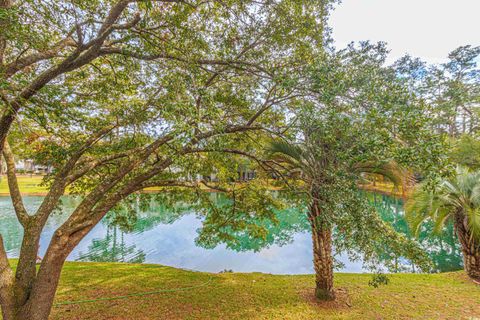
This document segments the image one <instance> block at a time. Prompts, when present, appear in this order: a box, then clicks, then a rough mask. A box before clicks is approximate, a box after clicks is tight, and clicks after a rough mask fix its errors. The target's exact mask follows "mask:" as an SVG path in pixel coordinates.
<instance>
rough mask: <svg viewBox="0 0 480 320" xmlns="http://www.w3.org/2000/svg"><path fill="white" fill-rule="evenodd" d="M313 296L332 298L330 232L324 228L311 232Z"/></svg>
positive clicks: (333, 293)
mask: <svg viewBox="0 0 480 320" xmlns="http://www.w3.org/2000/svg"><path fill="white" fill-rule="evenodd" d="M312 239H313V266H314V268H315V296H316V297H317V298H318V299H319V300H334V299H335V292H334V290H333V257H332V232H331V230H328V229H324V230H318V231H315V232H312Z"/></svg>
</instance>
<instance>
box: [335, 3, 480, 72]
mask: <svg viewBox="0 0 480 320" xmlns="http://www.w3.org/2000/svg"><path fill="white" fill-rule="evenodd" d="M330 26H331V28H332V29H333V38H334V40H335V46H336V47H337V48H343V47H345V46H346V45H347V44H348V43H350V42H352V41H361V40H371V41H375V42H376V41H385V42H387V44H388V48H389V49H390V50H391V52H390V58H389V59H388V62H393V61H395V60H396V59H397V58H399V57H401V56H403V55H405V54H406V53H409V54H410V55H412V56H415V57H420V58H422V59H423V60H425V61H427V62H429V63H441V62H444V61H445V60H446V59H447V56H448V53H449V52H451V51H452V50H454V49H455V48H457V47H459V46H461V45H467V44H471V45H474V46H480V0H343V1H342V3H340V4H339V5H336V6H335V10H334V11H333V12H332V14H331V17H330Z"/></svg>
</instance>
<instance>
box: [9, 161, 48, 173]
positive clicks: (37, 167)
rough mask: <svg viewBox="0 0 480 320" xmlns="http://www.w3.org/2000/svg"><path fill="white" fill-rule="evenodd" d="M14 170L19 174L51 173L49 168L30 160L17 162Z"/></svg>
mask: <svg viewBox="0 0 480 320" xmlns="http://www.w3.org/2000/svg"><path fill="white" fill-rule="evenodd" d="M15 169H16V170H17V172H19V173H22V172H23V173H35V174H46V173H50V172H51V171H52V167H51V166H46V165H42V164H36V163H35V162H34V161H33V160H31V159H26V160H18V161H17V162H16V163H15Z"/></svg>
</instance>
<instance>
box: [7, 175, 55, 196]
mask: <svg viewBox="0 0 480 320" xmlns="http://www.w3.org/2000/svg"><path fill="white" fill-rule="evenodd" d="M42 179H43V176H38V175H33V176H30V175H19V176H18V177H17V180H18V186H19V188H20V191H21V192H22V193H24V194H31V195H42V194H45V193H46V192H47V191H48V190H47V188H45V187H42V186H40V183H41V182H42ZM0 195H10V193H9V191H8V183H7V177H6V176H1V180H0Z"/></svg>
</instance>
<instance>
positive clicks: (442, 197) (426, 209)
mask: <svg viewBox="0 0 480 320" xmlns="http://www.w3.org/2000/svg"><path fill="white" fill-rule="evenodd" d="M405 208H406V217H407V219H408V221H409V224H410V226H411V228H412V230H414V231H415V233H416V234H418V233H419V232H420V231H421V228H422V226H423V223H424V222H425V221H432V222H433V224H434V229H433V231H434V232H437V233H439V232H442V231H443V230H444V227H445V225H446V223H447V222H449V221H452V220H453V219H454V218H455V217H456V216H458V215H461V216H462V217H463V216H465V217H466V219H467V225H468V228H469V230H470V232H471V235H472V239H469V240H470V241H473V240H478V239H480V172H479V171H470V170H468V169H466V168H462V167H458V168H457V170H456V173H455V175H454V176H453V177H451V178H445V179H443V180H441V181H440V182H439V184H438V186H437V187H436V188H435V189H434V190H432V189H428V188H426V187H425V185H423V184H419V185H418V186H417V187H416V188H415V191H414V193H413V194H412V196H411V197H410V199H409V201H408V202H407V203H406V207H405Z"/></svg>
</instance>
